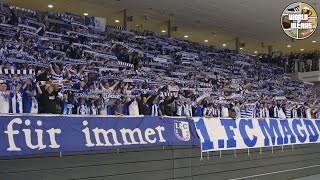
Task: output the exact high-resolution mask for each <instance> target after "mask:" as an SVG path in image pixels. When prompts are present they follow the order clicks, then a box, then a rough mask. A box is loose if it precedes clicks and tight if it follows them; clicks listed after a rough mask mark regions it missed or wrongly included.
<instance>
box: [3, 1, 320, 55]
mask: <svg viewBox="0 0 320 180" xmlns="http://www.w3.org/2000/svg"><path fill="white" fill-rule="evenodd" d="M4 2H6V3H8V4H12V5H16V6H19V7H24V8H30V9H34V10H41V11H49V10H50V11H56V12H61V13H64V12H70V13H74V14H78V15H83V13H85V12H86V13H88V14H89V16H97V17H105V18H106V19H107V25H111V26H121V25H122V22H123V17H122V13H121V11H122V10H123V9H125V8H127V9H128V12H127V15H128V16H134V21H133V22H128V28H129V29H136V28H137V27H136V25H141V24H142V25H143V28H144V29H149V30H151V31H154V32H156V33H157V34H165V33H162V32H161V31H162V30H165V31H167V28H166V22H167V20H168V19H169V17H170V19H171V21H172V26H178V28H179V29H178V31H177V32H174V33H172V37H175V38H180V39H186V38H184V36H185V35H188V38H187V39H188V40H190V41H197V42H201V43H204V44H208V45H218V46H222V44H224V43H225V44H226V45H227V47H229V48H235V46H234V39H235V37H240V40H241V42H244V43H246V47H245V48H243V49H242V51H243V52H245V53H251V54H253V52H254V51H258V52H259V53H267V52H268V50H267V46H268V45H272V46H273V51H282V52H284V53H290V52H300V49H302V48H303V49H304V50H305V52H307V51H314V50H319V47H320V46H319V43H320V32H319V31H320V30H319V29H317V30H316V32H315V33H314V34H313V35H312V36H311V37H309V38H307V39H305V40H295V41H294V42H292V41H291V39H290V38H289V37H288V36H287V35H286V34H285V33H284V32H283V30H282V28H281V24H280V18H281V13H282V11H283V10H284V9H285V8H286V6H287V5H289V4H290V3H292V2H294V1H292V0H281V1H279V0H219V1H218V0H4ZM304 2H306V3H308V4H310V5H311V6H313V8H315V10H316V11H317V12H318V15H319V14H320V12H319V10H320V2H318V0H305V1H304ZM48 4H52V5H53V6H54V7H53V8H52V9H49V8H48ZM145 16H148V17H149V19H148V20H147V21H146V20H145ZM116 19H118V20H120V22H119V23H115V20H116ZM212 32H214V33H215V34H216V36H215V37H213V36H212ZM205 39H207V40H208V42H207V43H205V42H204V40H205ZM312 41H317V42H316V43H312ZM261 42H264V45H265V48H262V47H261ZM289 44H290V45H291V48H288V47H287V45H289Z"/></svg>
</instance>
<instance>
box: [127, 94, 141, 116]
mask: <svg viewBox="0 0 320 180" xmlns="http://www.w3.org/2000/svg"><path fill="white" fill-rule="evenodd" d="M128 107H129V116H139V105H138V102H137V99H136V98H135V97H134V98H133V99H132V100H131V102H129V106H128Z"/></svg>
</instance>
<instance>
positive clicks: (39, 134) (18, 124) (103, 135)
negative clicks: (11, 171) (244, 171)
mask: <svg viewBox="0 0 320 180" xmlns="http://www.w3.org/2000/svg"><path fill="white" fill-rule="evenodd" d="M0 119H1V120H0V156H12V155H25V154H38V153H47V152H68V151H69V152H70V151H90V150H108V149H122V148H137V147H150V146H163V145H164V146H180V145H199V139H198V137H197V135H196V133H195V128H194V125H193V122H192V120H188V119H187V118H169V117H164V118H162V119H161V118H160V117H152V116H139V117H125V116H123V117H119V116H117V117H116V116H63V115H34V116H27V115H22V116H18V115H12V116H11V115H8V116H1V118H0Z"/></svg>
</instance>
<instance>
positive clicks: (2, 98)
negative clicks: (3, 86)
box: [0, 91, 10, 113]
mask: <svg viewBox="0 0 320 180" xmlns="http://www.w3.org/2000/svg"><path fill="white" fill-rule="evenodd" d="M9 100H10V94H9V91H6V92H0V102H1V106H0V113H9V105H10V103H9Z"/></svg>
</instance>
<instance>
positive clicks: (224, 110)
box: [221, 107, 229, 117]
mask: <svg viewBox="0 0 320 180" xmlns="http://www.w3.org/2000/svg"><path fill="white" fill-rule="evenodd" d="M221 117H229V110H228V108H226V107H222V108H221Z"/></svg>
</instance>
